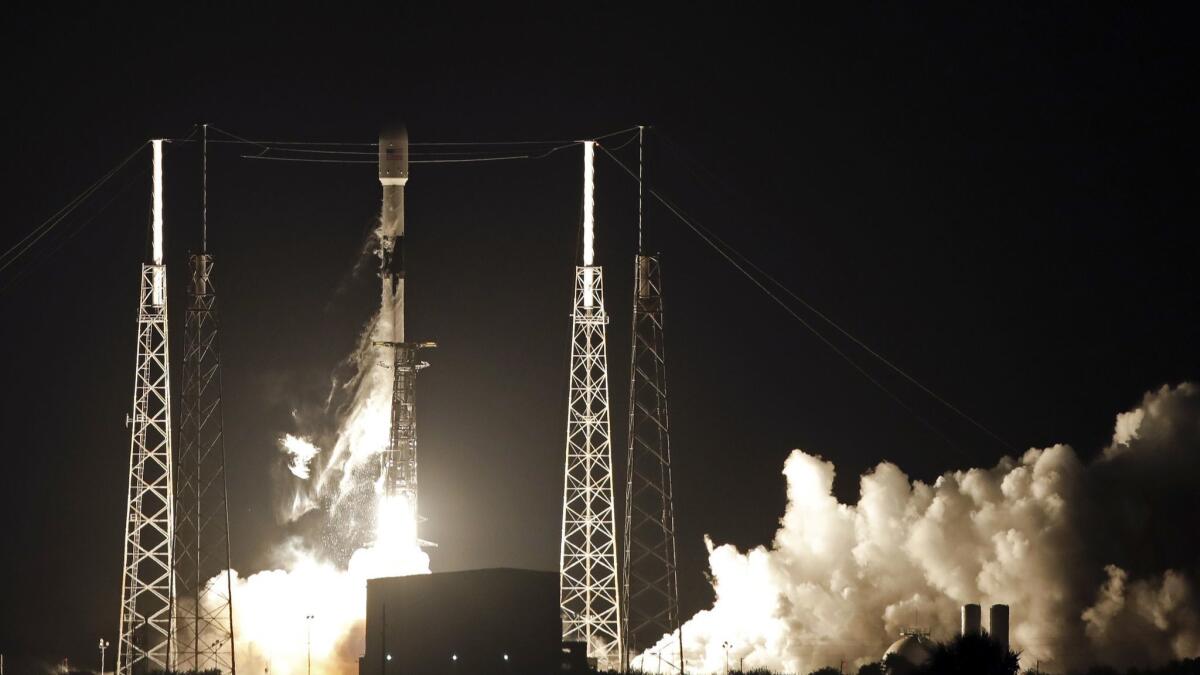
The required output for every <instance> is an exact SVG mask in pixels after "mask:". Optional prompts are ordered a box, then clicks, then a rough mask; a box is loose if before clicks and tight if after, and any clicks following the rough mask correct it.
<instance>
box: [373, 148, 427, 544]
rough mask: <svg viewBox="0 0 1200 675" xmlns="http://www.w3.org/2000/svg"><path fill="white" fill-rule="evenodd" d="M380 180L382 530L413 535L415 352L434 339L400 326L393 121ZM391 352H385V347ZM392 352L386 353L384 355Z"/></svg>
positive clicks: (402, 162)
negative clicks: (388, 408) (413, 335)
mask: <svg viewBox="0 0 1200 675" xmlns="http://www.w3.org/2000/svg"><path fill="white" fill-rule="evenodd" d="M379 182H380V184H381V185H382V186H383V207H382V209H381V213H380V223H379V276H380V280H381V282H382V286H383V289H382V296H381V305H380V309H379V312H380V316H379V323H378V327H377V331H378V332H377V335H376V340H375V345H376V346H378V347H381V348H382V351H383V354H382V356H383V357H384V365H385V367H390V368H391V369H392V375H393V385H392V414H391V429H390V433H389V435H388V446H387V448H385V449H384V451H383V454H382V459H381V462H380V491H379V492H380V498H381V501H380V510H379V514H378V515H377V520H378V521H379V526H380V528H381V529H396V528H398V529H399V530H400V533H397V532H387V533H383V532H381V534H383V535H385V536H388V537H394V536H396V535H397V534H401V536H402V537H404V538H408V537H411V538H416V537H417V524H418V520H419V517H418V510H417V508H418V504H417V425H416V414H415V413H416V411H415V403H416V375H417V372H418V371H419V370H421V369H422V368H425V367H426V366H428V365H429V364H428V363H425V362H423V361H419V360H418V359H417V353H418V352H419V351H420V350H422V349H425V348H428V347H435V346H437V345H436V344H435V343H433V342H407V341H406V340H405V332H404V290H405V289H404V285H405V278H404V187H405V185H406V184H407V183H408V131H407V130H406V129H405V128H404V127H397V128H394V129H393V130H388V131H385V132H384V133H383V134H381V135H380V137H379ZM389 352H390V353H389ZM388 356H390V357H391V358H390V359H388V358H387V357H388Z"/></svg>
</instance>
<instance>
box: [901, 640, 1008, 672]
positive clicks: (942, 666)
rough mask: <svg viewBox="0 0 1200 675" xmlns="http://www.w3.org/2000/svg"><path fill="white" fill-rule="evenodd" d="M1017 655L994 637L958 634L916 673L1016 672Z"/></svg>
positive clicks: (938, 646) (943, 645) (938, 647)
mask: <svg viewBox="0 0 1200 675" xmlns="http://www.w3.org/2000/svg"><path fill="white" fill-rule="evenodd" d="M1019 669H1020V666H1019V665H1018V663H1017V654H1016V653H1015V652H1013V651H1012V650H1010V649H1009V648H1008V647H1007V646H1005V645H1003V644H1001V643H1000V642H997V641H996V640H993V639H992V638H991V636H989V635H986V634H983V635H959V636H958V637H956V638H954V639H953V640H951V641H949V642H944V643H938V645H937V647H935V648H934V650H933V654H932V655H931V656H930V657H929V661H928V662H927V663H925V664H923V665H921V666H919V667H917V668H916V669H914V670H913V671H912V672H913V673H914V675H1017V672H1018V670H1019Z"/></svg>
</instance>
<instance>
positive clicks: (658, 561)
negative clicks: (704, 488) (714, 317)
mask: <svg viewBox="0 0 1200 675" xmlns="http://www.w3.org/2000/svg"><path fill="white" fill-rule="evenodd" d="M641 133H642V132H641V130H639V132H638V136H639V141H640V140H641ZM641 159H642V152H641V144H640V142H639V151H638V253H637V256H636V257H635V258H634V284H633V331H632V335H633V350H632V358H631V365H630V374H629V438H628V445H627V446H626V447H627V450H628V454H627V455H626V470H625V481H626V482H625V532H624V539H623V540H622V543H623V544H624V547H623V552H624V557H623V560H622V568H621V578H622V581H623V588H622V592H623V595H622V598H621V601H622V604H621V609H622V610H623V611H624V615H623V616H622V619H623V621H622V625H623V627H624V628H625V631H626V633H625V640H624V642H623V645H624V647H625V652H624V654H623V655H622V656H623V658H624V663H623V665H624V666H625V668H626V669H628V667H629V659H630V657H631V656H633V655H636V654H637V653H639V652H642V653H643V654H644V653H645V652H644V651H643V650H645V649H646V648H648V647H651V646H653V645H655V644H657V643H658V641H659V640H661V639H662V636H663V635H666V634H673V635H674V636H675V637H676V644H677V650H676V652H675V653H674V654H671V653H670V652H668V653H666V654H658V655H657V656H658V657H659V663H663V664H670V665H671V667H672V669H673V670H677V671H678V672H680V673H682V672H683V636H682V634H681V633H680V625H679V581H678V575H677V572H676V562H675V508H674V499H673V495H672V491H671V443H670V424H669V422H668V416H667V362H666V351H665V348H664V343H663V295H662V268H661V266H660V264H659V257H658V256H657V255H647V254H646V251H645V248H644V246H643V243H642V184H643V180H642V161H641ZM646 665H647V663H646V662H645V660H643V668H645V667H646Z"/></svg>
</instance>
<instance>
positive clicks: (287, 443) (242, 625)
mask: <svg viewBox="0 0 1200 675" xmlns="http://www.w3.org/2000/svg"><path fill="white" fill-rule="evenodd" d="M380 323H381V322H380V321H379V320H378V319H375V320H373V321H372V322H371V323H370V325H369V326H368V327H367V330H365V331H364V332H363V335H362V336H361V338H360V342H359V348H358V350H356V352H355V353H354V355H353V356H352V357H351V360H350V362H351V365H352V367H353V370H354V375H353V376H352V377H351V378H350V379H349V380H348V381H347V382H346V383H345V384H343V385H341V386H340V387H339V388H338V389H337V391H336V392H335V394H345V397H346V398H347V399H348V400H347V402H346V403H345V404H344V405H341V406H334V409H333V410H331V411H330V412H331V414H333V415H334V416H336V417H337V418H338V419H339V420H340V423H339V424H338V428H337V433H336V435H335V436H334V437H333V438H332V439H331V440H332V443H331V445H330V446H329V447H331V448H332V450H331V451H330V452H325V451H324V450H322V449H321V448H320V447H318V445H319V444H317V443H314V442H313V441H312V440H311V439H310V438H308V437H302V436H298V435H293V434H287V435H285V436H284V437H283V438H282V439H281V440H280V445H281V450H282V451H283V452H284V453H285V455H286V456H287V457H288V471H289V474H288V475H290V476H293V477H294V478H295V479H296V481H297V483H296V485H295V486H294V487H295V488H296V490H295V491H294V493H292V494H291V496H290V497H289V502H288V504H287V505H286V506H285V512H284V514H283V516H284V517H283V520H284V521H293V520H297V519H299V518H300V517H301V516H305V517H311V514H312V513H314V512H316V513H319V514H320V518H321V520H322V521H323V524H324V528H323V529H322V530H320V532H319V533H318V534H316V535H309V536H305V537H293V538H291V539H289V540H288V541H287V542H286V543H285V544H284V545H282V546H279V547H277V549H276V550H275V551H274V552H273V554H274V559H275V563H274V564H275V566H276V567H277V569H271V570H266V571H261V572H257V573H255V574H251V575H249V576H245V577H244V576H242V575H239V574H238V573H237V572H236V571H232V572H231V574H232V575H233V578H232V581H233V606H234V617H233V621H234V628H235V633H236V644H237V654H236V657H237V664H238V667H239V668H240V669H249V670H247V671H246V672H270V673H303V672H306V669H307V660H308V656H309V650H310V644H309V639H310V635H311V655H312V670H313V672H314V673H323V674H328V675H338V674H345V675H351V674H354V673H357V672H358V657H359V656H361V655H362V649H363V616H364V614H365V613H366V591H367V585H366V582H367V579H372V578H377V577H386V576H403V575H408V574H427V573H429V557H428V555H427V554H426V553H425V552H424V551H422V550H421V548H420V546H419V545H418V542H417V538H416V531H415V528H414V526H413V524H414V523H415V522H416V517H415V514H412V513H410V512H409V511H408V509H407V502H404V501H403V500H400V503H394V502H392V501H391V500H386V499H384V498H383V497H382V496H381V494H380V490H379V487H380V486H379V485H378V478H379V470H378V469H379V455H380V453H381V452H382V451H383V450H384V449H385V448H386V444H387V439H388V428H389V424H390V411H391V393H392V391H391V388H392V382H391V371H390V370H388V369H386V368H383V367H380V363H381V362H383V357H382V355H381V354H379V348H377V347H375V346H373V345H372V340H371V337H370V336H371V335H372V334H373V333H374V330H375V328H376V327H377V326H378V325H379V324H380ZM334 398H337V396H336V395H335V396H334V397H332V398H331V404H332V400H333V399H334ZM224 575H225V573H224V572H223V573H221V574H220V575H217V576H216V577H214V578H213V579H212V580H211V581H210V582H209V587H210V588H215V589H220V588H222V587H223V584H224V583H225V576H224ZM202 602H204V603H208V604H209V605H210V607H216V606H217V604H216V603H218V602H219V599H218V598H217V596H216V594H206V595H205V597H203V598H202ZM308 616H312V617H313V618H312V619H307V618H306V617H308ZM207 637H210V636H202V637H201V640H202V641H203V640H205V639H206V638H207ZM202 644H204V642H202Z"/></svg>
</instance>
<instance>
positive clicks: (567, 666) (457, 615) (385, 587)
mask: <svg viewBox="0 0 1200 675" xmlns="http://www.w3.org/2000/svg"><path fill="white" fill-rule="evenodd" d="M572 653H573V652H570V651H569V650H568V651H567V652H564V649H563V643H562V621H561V619H560V618H559V609H558V573H557V572H536V571H532V570H517V569H488V570H474V571H468V572H447V573H442V574H422V575H416V576H409V577H389V578H383V579H371V580H370V581H368V582H367V615H366V648H365V653H364V654H363V656H362V658H361V659H360V660H359V673H360V675H407V674H409V673H419V674H421V675H438V674H441V673H445V674H447V675H460V674H461V675H466V674H467V673H472V674H475V673H478V674H481V675H490V674H496V675H506V674H508V673H561V672H580V671H579V670H577V669H578V668H579V667H580V664H578V663H575V662H574V661H577V659H571V658H570V656H571V654H572ZM564 655H565V656H564ZM583 667H584V668H586V664H583Z"/></svg>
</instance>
